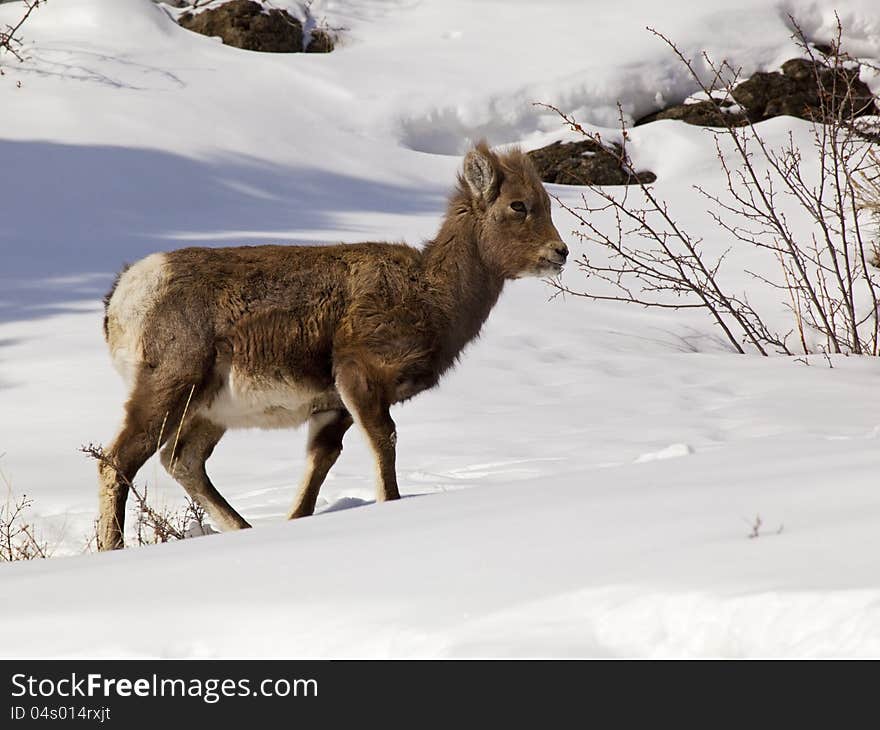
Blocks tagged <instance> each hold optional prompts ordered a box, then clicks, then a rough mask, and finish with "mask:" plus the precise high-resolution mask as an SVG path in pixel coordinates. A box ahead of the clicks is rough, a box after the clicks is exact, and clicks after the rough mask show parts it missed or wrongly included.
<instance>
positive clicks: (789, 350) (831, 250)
mask: <svg viewBox="0 0 880 730" xmlns="http://www.w3.org/2000/svg"><path fill="white" fill-rule="evenodd" d="M792 23H793V24H794V27H795V28H796V29H797V30H796V32H795V35H794V38H795V40H796V41H797V42H798V44H799V45H800V46H801V48H802V49H803V50H804V51H805V53H806V54H807V56H808V57H809V60H810V61H811V62H812V63H813V69H814V72H815V74H816V83H817V87H818V89H819V101H820V104H819V108H818V111H817V112H816V113H815V114H814V116H813V118H812V122H811V129H812V142H813V145H814V147H815V150H816V153H817V160H818V163H817V165H816V166H815V167H813V166H811V165H809V164H808V163H807V162H805V159H804V156H803V154H802V150H801V149H800V148H799V147H798V145H797V143H796V141H795V139H794V136H793V135H792V134H789V137H788V141H787V143H786V144H784V145H783V146H782V147H781V148H772V147H770V146H769V145H768V144H767V143H766V142H765V140H764V139H763V138H762V136H761V134H760V133H759V132H758V130H757V129H756V128H755V126H754V124H753V123H749V124H748V125H746V126H740V124H738V123H735V122H730V121H725V125H726V126H724V127H722V128H720V129H714V130H709V131H710V133H712V134H714V135H715V146H716V153H717V159H718V162H719V165H720V168H721V170H722V172H723V179H724V182H725V185H724V189H723V192H721V193H715V192H712V191H707V190H704V189H702V188H700V187H698V186H695V189H696V190H697V191H698V192H699V193H700V194H701V195H702V196H703V197H704V199H705V200H706V201H707V202H708V203H709V204H710V205H709V206H708V212H709V215H710V216H711V217H712V218H713V220H714V221H715V223H716V224H717V225H718V227H719V228H720V229H721V230H722V231H723V232H724V235H725V237H726V238H727V239H728V240H729V241H730V242H731V245H732V246H733V245H746V246H747V247H749V248H750V249H751V250H752V251H755V250H757V251H760V252H761V253H763V254H764V258H765V259H766V261H765V263H766V264H767V267H766V270H765V269H763V268H762V269H760V270H756V271H748V272H747V273H749V274H750V275H751V276H752V277H753V278H754V279H755V280H756V281H757V282H758V283H760V284H761V285H762V286H765V287H769V289H770V290H772V291H775V292H777V294H778V297H779V300H780V303H781V304H782V306H784V307H785V308H786V309H788V311H789V312H790V314H791V326H790V328H789V329H788V330H786V331H782V332H778V331H776V330H775V329H774V328H773V327H772V326H770V325H769V324H768V322H769V321H771V318H770V314H769V313H768V312H766V311H761V312H759V311H758V309H757V308H756V307H754V306H752V304H750V302H749V299H748V297H747V296H746V294H745V293H740V292H734V291H731V290H730V288H729V286H726V285H724V284H723V283H722V282H723V281H724V277H723V276H721V272H722V269H723V267H724V265H725V261H726V258H727V255H728V254H729V253H730V250H731V249H730V248H728V249H727V250H725V251H721V252H720V253H707V252H706V250H705V247H704V246H703V241H702V239H700V238H699V237H697V236H694V235H693V234H691V233H690V232H688V231H687V230H685V229H684V228H683V227H682V226H681V225H680V224H679V223H678V219H677V216H676V215H675V214H674V212H673V211H671V210H670V208H669V206H668V205H667V203H666V201H664V200H663V199H661V198H660V197H658V195H657V194H656V192H655V188H654V186H653V185H651V184H647V183H644V182H642V183H639V184H636V185H631V186H627V187H626V188H625V189H624V190H623V191H616V190H615V191H610V190H608V189H604V188H601V187H597V186H590V193H589V196H588V195H583V196H582V201H583V204H582V205H577V206H569V205H566V204H565V203H564V202H563V201H560V203H561V204H562V205H563V207H564V208H566V209H567V210H568V211H569V212H570V213H571V214H572V215H574V217H575V218H576V219H577V220H578V222H579V224H580V227H581V230H580V231H575V235H577V236H578V237H579V238H581V239H582V240H584V241H585V242H588V243H592V244H598V246H599V250H600V251H601V256H600V257H599V258H595V257H591V256H590V255H588V254H585V255H583V256H582V257H581V258H580V259H579V260H578V261H577V265H578V267H579V269H580V270H581V271H582V272H583V273H584V274H585V275H586V276H587V278H588V279H589V278H593V279H598V280H601V281H602V282H604V284H603V285H602V288H601V289H599V290H598V291H595V290H576V289H572V288H571V287H569V286H567V285H565V284H563V283H562V282H561V281H560V280H555V281H553V282H552V283H553V285H554V286H555V287H556V289H557V292H558V293H565V294H573V295H576V296H583V297H587V298H590V299H596V300H614V301H626V302H630V303H633V304H639V305H642V306H646V307H662V308H670V309H676V310H677V309H702V310H704V311H706V312H707V313H708V314H709V315H710V316H711V318H712V320H713V321H714V322H715V324H716V325H717V326H718V327H719V328H720V329H721V331H722V332H723V334H724V336H725V338H726V339H727V341H728V342H729V343H730V344H731V346H732V347H733V348H734V349H735V350H736V351H737V352H739V353H745V352H747V351H752V352H757V353H758V354H761V355H768V354H771V353H774V352H775V353H779V354H786V355H793V354H799V353H803V354H811V353H825V354H828V353H847V354H871V355H877V354H878V353H880V281H878V272H877V270H876V268H875V266H874V265H872V261H874V260H875V259H876V253H875V249H876V245H877V244H876V239H875V238H873V237H872V236H871V235H870V232H871V231H870V228H871V226H870V225H869V220H870V215H871V213H873V214H874V215H875V217H876V215H877V210H878V199H880V196H878V194H880V190H878V186H880V173H878V170H880V167H878V162H880V160H878V155H877V148H876V143H877V140H878V137H877V136H876V135H875V134H874V133H873V132H871V131H866V130H868V129H869V126H867V125H866V124H865V123H864V118H863V114H864V113H865V109H864V108H862V107H863V106H864V105H863V104H862V107H860V106H859V104H858V103H857V101H858V100H857V95H856V94H854V89H853V86H854V84H855V83H856V80H857V79H858V69H859V65H858V64H857V63H856V61H855V60H854V59H853V58H851V57H850V56H848V55H847V54H846V53H844V52H843V51H842V50H841V48H840V40H841V36H842V28H841V25H840V22H839V20H838V25H837V39H836V43H835V44H834V46H833V48H834V52H833V53H831V54H830V55H829V56H828V58H827V60H821V61H820V60H819V59H818V58H816V56H815V52H814V50H813V48H812V47H811V45H810V44H809V42H808V41H807V39H806V37H805V36H804V34H803V32H802V31H801V30H800V29H799V28H798V26H797V24H796V23H795V21H794V19H793V18H792ZM649 30H650V31H651V32H652V33H654V34H655V35H656V36H658V37H659V38H660V39H662V40H663V41H664V42H665V43H666V44H667V45H668V46H669V48H670V49H671V50H672V52H673V53H674V54H675V55H676V56H677V57H678V59H679V60H680V62H681V63H682V64H683V65H684V66H685V68H686V69H687V70H688V72H689V73H690V76H691V77H692V79H693V80H694V82H695V83H696V84H697V85H698V86H699V88H700V89H701V91H702V93H703V94H705V96H706V98H708V99H716V100H718V101H719V102H720V103H721V104H724V105H728V104H732V103H733V99H732V97H731V90H732V88H733V87H734V86H735V85H736V84H737V82H738V81H739V79H740V71H739V69H735V68H733V67H732V66H731V65H729V64H728V63H727V62H726V61H723V62H721V63H715V62H714V61H713V60H712V59H711V58H710V57H709V56H708V55H707V54H705V53H704V54H703V62H704V64H705V66H706V68H708V69H709V74H708V76H709V80H708V81H706V80H705V79H704V77H703V75H701V74H700V73H699V72H698V70H697V68H696V65H695V62H694V61H693V60H691V59H688V58H686V57H685V56H684V55H683V54H682V52H681V51H680V50H679V49H678V47H677V46H676V45H675V44H674V43H673V42H672V41H671V40H669V39H668V38H666V37H665V36H663V35H662V34H660V33H658V32H657V31H654V30H653V29H650V28H649ZM549 108H550V109H552V110H554V111H555V112H557V113H558V114H559V115H560V116H561V117H562V119H563V120H564V121H565V122H566V124H567V125H568V126H569V127H570V128H571V129H573V130H574V131H577V132H579V133H581V134H583V135H585V136H587V137H589V138H591V139H593V140H594V141H601V140H600V137H599V135H597V134H591V133H589V132H587V131H586V130H585V129H584V128H583V127H582V126H581V125H580V124H578V123H577V121H576V120H574V119H573V118H571V117H570V116H568V115H566V114H564V113H562V112H561V111H559V110H558V109H556V108H555V107H549ZM722 118H725V119H726V115H722ZM620 121H621V130H620V137H621V144H620V146H619V148H618V149H619V150H620V153H619V156H620V163H621V166H622V167H624V169H626V170H628V171H631V172H635V170H634V167H633V164H632V162H631V160H630V157H629V154H628V150H627V143H628V142H629V140H630V134H629V131H628V129H627V127H626V124H625V121H624V116H623V114H622V112H621V113H620ZM723 141H724V144H722V142H723ZM791 201H793V203H794V206H793V207H794V209H795V211H796V214H795V215H794V216H792V214H791V213H786V205H783V202H785V203H786V204H787V203H789V202H791ZM596 214H605V215H607V214H610V215H611V219H612V225H611V226H610V229H609V228H607V227H605V225H603V223H601V220H602V218H601V216H597V215H596ZM595 221H599V222H595ZM804 230H806V231H808V233H807V234H806V235H804V234H803V233H802V231H804ZM773 270H775V271H776V272H777V273H776V274H775V275H773V274H768V273H767V272H768V271H773Z"/></svg>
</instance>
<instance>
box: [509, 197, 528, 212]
mask: <svg viewBox="0 0 880 730" xmlns="http://www.w3.org/2000/svg"><path fill="white" fill-rule="evenodd" d="M510 207H511V208H513V210H515V211H516V212H517V213H525V212H526V204H525V203H523V202H522V201H521V200H514V201H513V202H512V203H511V204H510Z"/></svg>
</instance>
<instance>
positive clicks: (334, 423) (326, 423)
mask: <svg viewBox="0 0 880 730" xmlns="http://www.w3.org/2000/svg"><path fill="white" fill-rule="evenodd" d="M351 424H352V418H351V416H350V415H349V413H348V411H345V410H336V411H321V412H320V413H313V414H312V416H311V417H310V418H309V440H308V446H307V448H306V452H307V455H308V461H307V465H306V473H305V475H304V476H303V480H302V483H301V485H300V490H299V494H298V496H297V498H296V501H295V502H294V503H293V507H291V508H290V512H288V513H287V518H288V519H290V520H292V519H296V518H297V517H308V516H309V515H311V514H313V513H314V511H315V503H316V502H317V501H318V492H320V490H321V485H322V484H323V483H324V479H326V478H327V472H329V471H330V468H331V467H332V466H333V464H335V463H336V460H337V459H338V458H339V455H340V454H341V453H342V437H343V436H344V435H345V432H346V431H347V430H348V429H349V428H350V427H351Z"/></svg>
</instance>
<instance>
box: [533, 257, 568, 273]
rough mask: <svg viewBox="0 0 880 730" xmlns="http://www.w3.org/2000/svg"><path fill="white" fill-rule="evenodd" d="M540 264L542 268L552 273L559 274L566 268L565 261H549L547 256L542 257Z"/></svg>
mask: <svg viewBox="0 0 880 730" xmlns="http://www.w3.org/2000/svg"><path fill="white" fill-rule="evenodd" d="M538 262H539V263H540V265H541V268H544V269H550V270H551V271H552V273H554V274H558V273H560V272H561V271H562V269H563V268H564V267H565V259H563V260H562V261H554V260H553V259H549V258H547V257H546V256H542V257H541V258H540V259H539V260H538Z"/></svg>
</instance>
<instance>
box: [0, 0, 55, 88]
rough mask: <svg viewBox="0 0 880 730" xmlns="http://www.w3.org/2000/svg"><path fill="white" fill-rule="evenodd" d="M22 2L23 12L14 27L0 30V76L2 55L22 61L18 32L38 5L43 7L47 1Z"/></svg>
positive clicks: (2, 72) (0, 73) (8, 26)
mask: <svg viewBox="0 0 880 730" xmlns="http://www.w3.org/2000/svg"><path fill="white" fill-rule="evenodd" d="M22 2H23V3H24V12H23V13H22V15H21V17H20V18H19V19H18V21H16V23H15V25H9V24H7V25H6V26H5V27H4V28H3V29H0V76H3V75H5V72H4V70H3V64H2V59H3V56H4V55H6V54H9V55H11V56H13V57H14V58H15V59H16V60H17V61H19V62H21V61H24V56H23V55H22V52H21V50H22V40H21V38H20V37H19V35H18V32H19V31H20V30H21V27H22V26H23V25H24V24H25V22H26V21H27V19H28V18H29V17H30V16H31V13H33V12H34V10H36V9H37V8H38V7H40V5H45V4H46V2H48V0H22Z"/></svg>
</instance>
